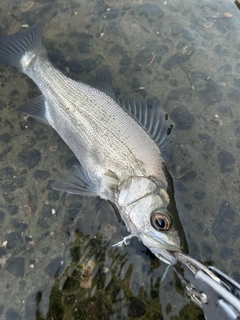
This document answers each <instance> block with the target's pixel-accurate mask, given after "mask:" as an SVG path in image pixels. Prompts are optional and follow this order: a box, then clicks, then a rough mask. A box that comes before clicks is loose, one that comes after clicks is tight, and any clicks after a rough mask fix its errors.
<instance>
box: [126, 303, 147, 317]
mask: <svg viewBox="0 0 240 320" xmlns="http://www.w3.org/2000/svg"><path fill="white" fill-rule="evenodd" d="M145 313H146V306H145V305H144V303H143V302H141V301H140V300H137V299H133V300H132V301H131V304H130V306H129V309H128V316H129V317H132V318H139V317H142V316H143V315H144V314H145Z"/></svg>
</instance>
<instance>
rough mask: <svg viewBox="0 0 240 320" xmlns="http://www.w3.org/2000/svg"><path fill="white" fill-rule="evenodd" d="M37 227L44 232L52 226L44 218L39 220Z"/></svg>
mask: <svg viewBox="0 0 240 320" xmlns="http://www.w3.org/2000/svg"><path fill="white" fill-rule="evenodd" d="M37 225H38V226H39V227H40V228H41V229H43V230H44V229H46V230H47V229H49V228H50V225H49V224H48V223H47V222H46V221H45V220H44V219H43V218H40V219H38V221H37Z"/></svg>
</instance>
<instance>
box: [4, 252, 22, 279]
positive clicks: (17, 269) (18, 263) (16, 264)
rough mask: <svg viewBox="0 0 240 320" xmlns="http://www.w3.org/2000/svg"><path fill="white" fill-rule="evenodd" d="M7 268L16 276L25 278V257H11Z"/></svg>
mask: <svg viewBox="0 0 240 320" xmlns="http://www.w3.org/2000/svg"><path fill="white" fill-rule="evenodd" d="M6 269H7V270H8V271H9V272H10V273H11V274H12V275H14V276H15V277H17V278H23V276H24V272H25V259H24V258H23V257H17V258H13V259H9V262H8V263H7V265H6Z"/></svg>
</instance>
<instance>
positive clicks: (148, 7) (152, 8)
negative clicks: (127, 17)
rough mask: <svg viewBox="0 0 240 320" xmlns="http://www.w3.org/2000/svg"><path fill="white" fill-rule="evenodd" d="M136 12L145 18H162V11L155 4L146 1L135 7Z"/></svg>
mask: <svg viewBox="0 0 240 320" xmlns="http://www.w3.org/2000/svg"><path fill="white" fill-rule="evenodd" d="M136 11H137V13H138V14H140V15H143V16H145V17H147V18H162V17H163V11H162V10H161V9H160V8H159V7H158V6H156V5H154V4H150V3H146V4H143V5H141V6H138V7H137V8H136Z"/></svg>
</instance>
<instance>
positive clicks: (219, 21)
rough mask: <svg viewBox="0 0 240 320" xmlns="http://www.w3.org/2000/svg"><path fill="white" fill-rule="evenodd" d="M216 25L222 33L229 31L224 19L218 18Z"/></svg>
mask: <svg viewBox="0 0 240 320" xmlns="http://www.w3.org/2000/svg"><path fill="white" fill-rule="evenodd" d="M214 26H215V28H216V29H217V30H218V31H219V32H221V33H226V32H227V29H226V27H225V26H224V24H223V22H222V20H219V19H217V20H216V22H215V23H214Z"/></svg>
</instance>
